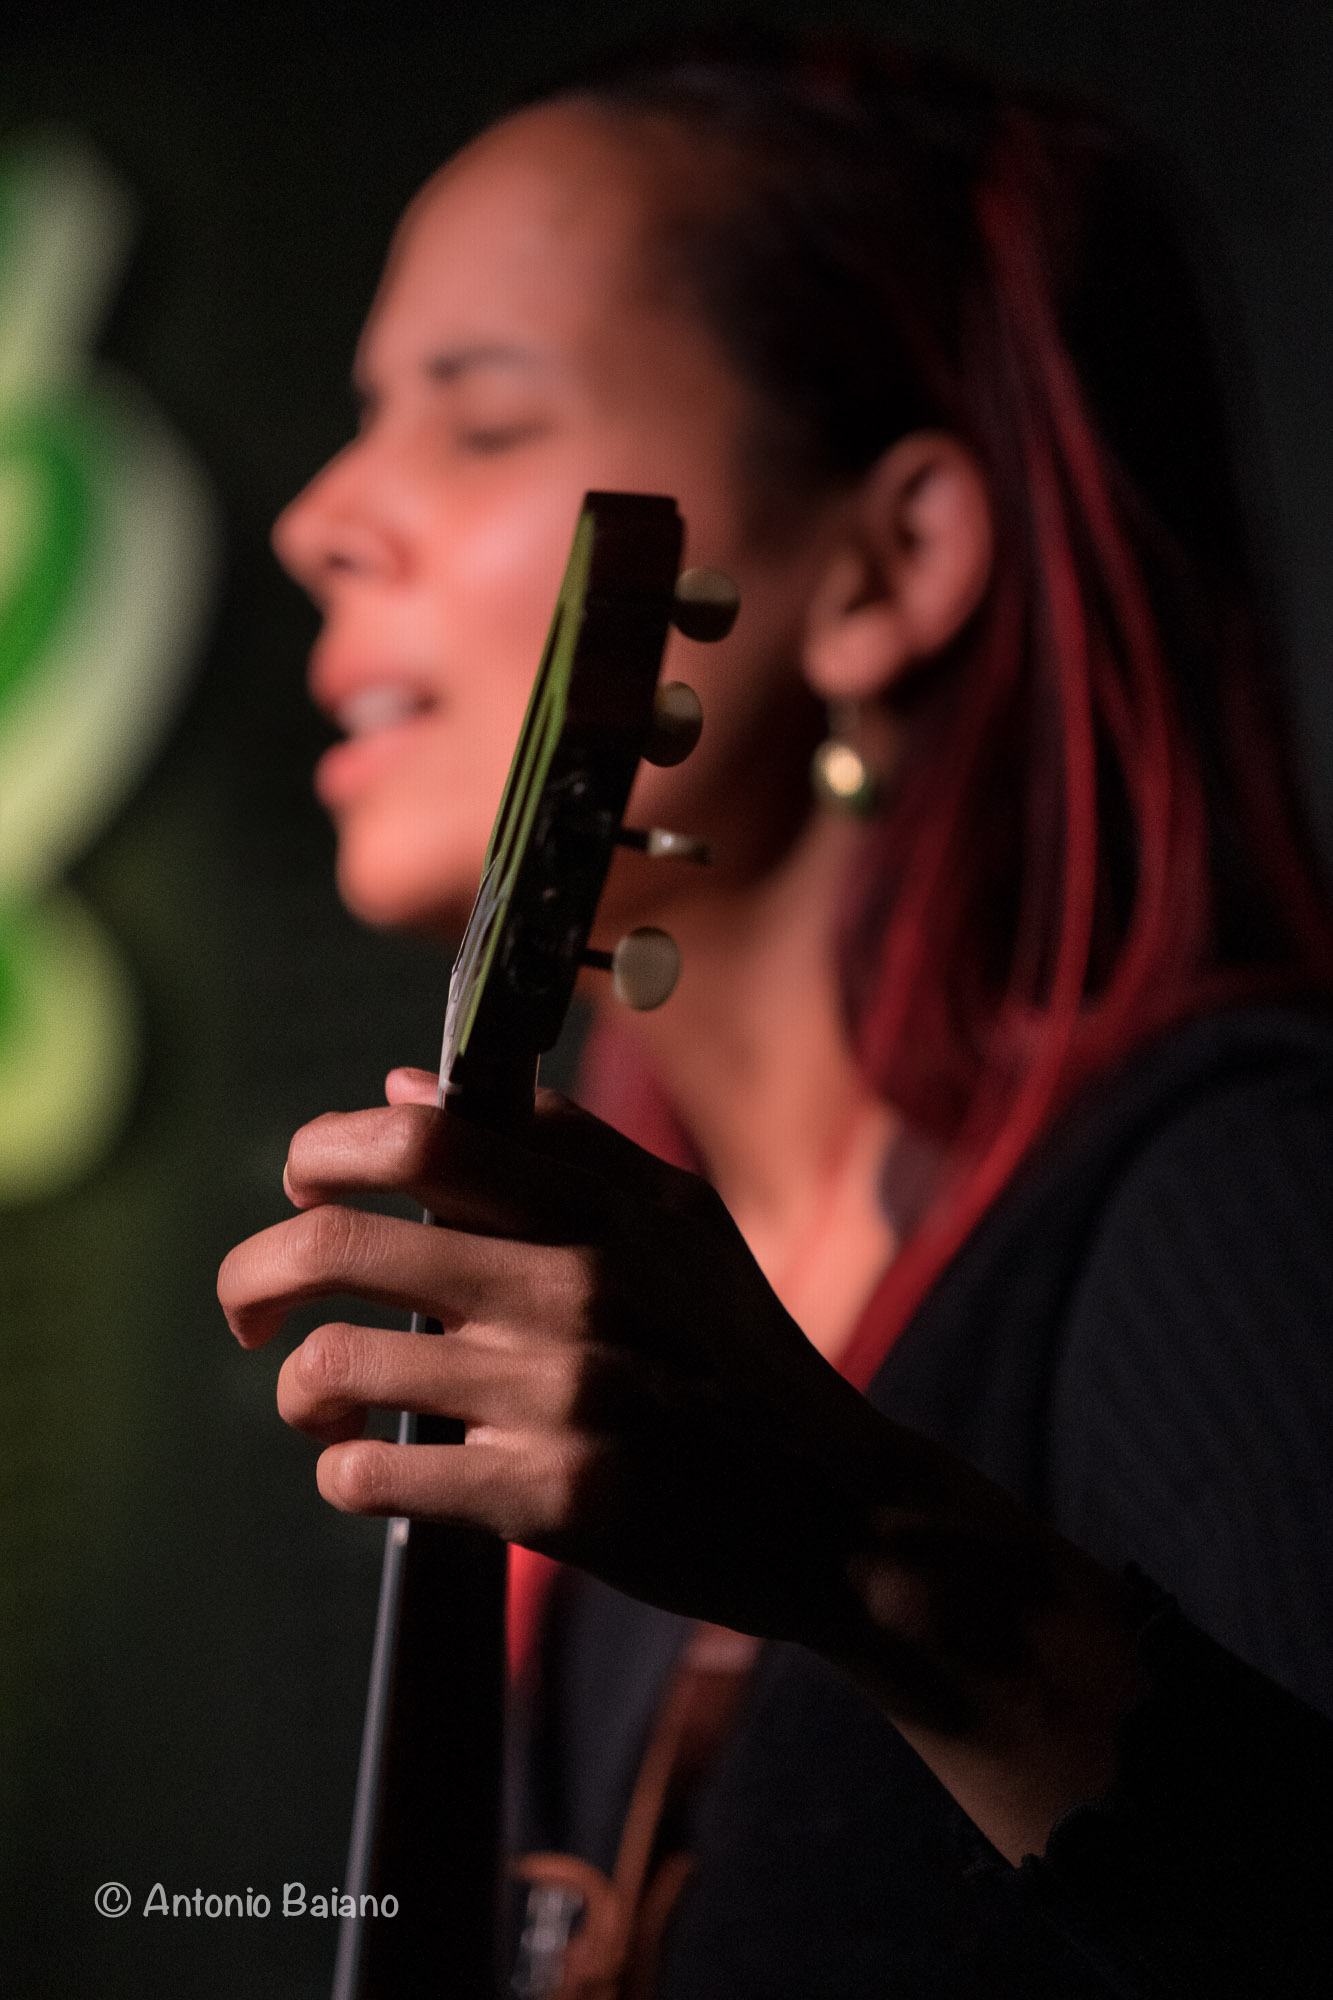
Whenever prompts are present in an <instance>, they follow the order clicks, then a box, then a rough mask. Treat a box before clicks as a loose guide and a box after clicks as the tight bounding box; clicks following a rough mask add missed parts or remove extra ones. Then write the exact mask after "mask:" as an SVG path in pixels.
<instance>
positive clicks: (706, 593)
mask: <svg viewBox="0 0 1333 2000" xmlns="http://www.w3.org/2000/svg"><path fill="white" fill-rule="evenodd" d="M740 608H741V594H740V592H739V591H738V590H737V588H736V586H735V584H734V583H733V582H732V580H731V578H730V577H729V576H727V575H726V573H725V572H724V571H722V570H720V569H687V570H686V571H685V572H684V574H683V575H682V576H681V578H680V580H679V581H678V583H677V584H676V595H675V600H674V602H673V604H672V607H671V622H672V624H673V625H674V626H675V628H676V630H677V631H678V632H683V633H684V634H685V637H686V638H687V639H725V638H726V636H727V634H728V632H730V630H731V628H732V626H733V625H734V624H735V623H736V613H737V612H738V611H739V610H740Z"/></svg>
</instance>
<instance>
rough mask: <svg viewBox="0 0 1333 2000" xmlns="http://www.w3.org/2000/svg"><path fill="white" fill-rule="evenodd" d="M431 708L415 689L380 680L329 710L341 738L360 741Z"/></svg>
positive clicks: (417, 689)
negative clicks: (331, 711)
mask: <svg viewBox="0 0 1333 2000" xmlns="http://www.w3.org/2000/svg"><path fill="white" fill-rule="evenodd" d="M433 706H434V703H433V702H432V701H431V699H430V697H429V696H428V695H424V694H422V692H421V690H420V689H419V688H414V687H409V686H408V685H407V684H406V683H403V682H397V683H395V682H386V681H382V682H379V683H377V684H376V685H375V686H373V687H364V688H359V689H358V690H357V692H356V693H355V694H351V695H348V696H347V698H346V699H345V700H343V701H340V702H339V703H338V704H337V705H336V707H335V708H334V710H333V720H334V722H335V723H336V724H337V726H338V728H339V729H341V730H342V732H343V735H344V736H350V737H353V738H355V739H358V740H360V739H362V738H364V737H367V736H378V735H379V733H380V731H381V730H384V729H397V728H399V727H400V726H401V724H403V723H404V722H411V721H413V720H414V718H415V717H416V716H418V715H424V714H425V713H426V711H427V710H428V709H430V708H432V707H433Z"/></svg>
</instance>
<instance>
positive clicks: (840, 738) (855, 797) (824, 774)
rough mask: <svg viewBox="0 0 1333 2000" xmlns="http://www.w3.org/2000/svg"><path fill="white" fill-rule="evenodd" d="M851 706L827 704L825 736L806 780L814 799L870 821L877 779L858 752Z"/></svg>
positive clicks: (857, 731)
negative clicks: (811, 786) (826, 729)
mask: <svg viewBox="0 0 1333 2000" xmlns="http://www.w3.org/2000/svg"><path fill="white" fill-rule="evenodd" d="M860 735H861V719H860V715H859V712H858V710H857V707H856V703H855V702H851V701H835V702H831V703H830V704H829V733H828V735H827V736H826V737H825V738H824V741H823V742H822V743H821V744H820V746H819V748H818V749H817V750H816V751H815V754H814V757H813V759H812V761H811V765H810V780H811V783H812V784H813V786H814V790H815V797H816V798H817V799H820V800H822V801H823V803H824V804H825V805H826V806H832V807H833V809H834V811H835V812H841V813H846V814H847V815H848V816H849V817H850V818H852V819H873V818H874V815H875V813H876V812H877V810H878V809H879V805H880V801H881V786H880V782H879V779H878V778H877V777H876V775H875V773H874V771H873V770H872V769H871V767H870V764H869V763H868V761H867V759H866V756H865V753H864V751H863V750H862V749H861V746H860V742H859V738H860Z"/></svg>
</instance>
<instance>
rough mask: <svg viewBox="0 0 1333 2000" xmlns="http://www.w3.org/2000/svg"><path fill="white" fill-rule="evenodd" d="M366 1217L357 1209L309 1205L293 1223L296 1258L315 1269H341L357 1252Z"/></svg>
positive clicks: (291, 1241) (292, 1244) (291, 1238)
mask: <svg viewBox="0 0 1333 2000" xmlns="http://www.w3.org/2000/svg"><path fill="white" fill-rule="evenodd" d="M361 1235H362V1220H361V1217H360V1216H359V1215H358V1214H357V1213H356V1211H355V1210H354V1209H350V1208H339V1207H337V1206H336V1205H332V1204H330V1205H328V1206H325V1207H322V1208H312V1209H308V1210H307V1211H306V1213H305V1214H304V1215H299V1216H296V1217H295V1218H294V1219H293V1220H292V1222H291V1223H290V1224H289V1233H288V1243H289V1245H290V1248H291V1252H292V1254H293V1258H294V1261H295V1262H296V1263H297V1264H298V1265H299V1266H301V1267H303V1268H308V1269H310V1270H312V1271H313V1272H315V1273H319V1272H321V1271H328V1270H334V1271H336V1270H341V1269H342V1268H343V1267H344V1266H345V1265H347V1264H348V1263H349V1262H351V1261H352V1260H353V1259H354V1257H355V1254H356V1250H357V1248H358V1246H359V1243H360V1238H361Z"/></svg>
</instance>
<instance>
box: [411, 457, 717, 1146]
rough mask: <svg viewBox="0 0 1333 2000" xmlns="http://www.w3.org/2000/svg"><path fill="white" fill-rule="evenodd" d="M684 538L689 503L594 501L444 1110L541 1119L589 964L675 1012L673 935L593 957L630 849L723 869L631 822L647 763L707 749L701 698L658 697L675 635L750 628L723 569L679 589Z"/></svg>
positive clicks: (511, 785) (510, 818) (500, 855)
mask: <svg viewBox="0 0 1333 2000" xmlns="http://www.w3.org/2000/svg"><path fill="white" fill-rule="evenodd" d="M683 536H684V526H683V523H682V521H681V518H680V515H679V513H678V511H677V509H676V503H675V501H674V500H670V499H666V498H664V497H661V496H656V495H649V494H639V493H589V494H588V495H587V496H586V498H585V500H584V503H583V508H582V511H581V513H580V515H579V520H578V526H577V528H576V530H575V534H574V543H573V547H572V549H571V551H570V557H569V563H568V566H567V567H566V570H565V576H564V581H563V583H562V584H561V586H560V594H559V596H558V598H557V600H556V606H555V613H554V616H553V617H552V620H551V627H550V631H549V633H548V635H547V640H546V645H545V647H544V649H543V652H542V657H541V662H540V664H539V666H538V669H537V675H536V679H535V680H534V682H533V687H532V694H531V697H530V698H529V702H528V708H527V713H526V715H525V716H524V720H523V726H522V729H521V730H520V732H519V739H518V746H517V748H516V750H515V752H514V759H513V763H512V764H511V766H510V770H509V777H508V779H507V781H506V784H505V789H504V794H503V796H502V798H501V802H500V809H499V813H498V815H497V818H496V821H495V826H494V829H493V831H492V834H491V840H490V845H489V847H488V849H487V853H486V861H485V866H484V868H483V871H482V879H481V886H480V888H479V890H478V892H477V899H476V902H475V903H474V905H473V908H472V914H471V916H470V917H469V919H468V924H467V929H466V931H465V932H464V935H463V941H462V944H461V946H460V948H459V952H458V957H457V959H456V961H455V964H454V972H453V978H452V980H451V982H450V988H449V1008H448V1014H447V1017H446V1020H445V1033H444V1048H443V1051H442V1054H441V1061H440V1100H441V1102H442V1103H443V1102H446V1101H447V1102H448V1104H449V1107H450V1108H451V1109H454V1110H457V1111H460V1112H463V1113H464V1114H466V1115H472V1116H477V1117H483V1118H486V1119H488V1120H495V1119H499V1120H501V1121H502V1122H507V1121H508V1120H509V1119H510V1118H515V1117H521V1116H523V1115H525V1114H526V1111H527V1110H528V1109H530V1108H531V1103H532V1089H533V1081H534V1078H535V1074H536V1065H537V1059H538V1057H539V1056H540V1054H541V1053H542V1052H543V1051H544V1050H546V1049H548V1048H550V1047H551V1046H552V1044H553V1043H554V1042H555V1040H556V1038H557V1037H558V1035H559V1033H560V1029H561V1025H562V1023H563V1021H564V1018H565V1014H566V1011H567V1010H568V1007H569V1002H570V999H571V997H572V994H573V990H574V982H575V980H576V978H577V976H578V972H579V968H580V966H581V965H584V964H588V963H591V964H601V965H605V966H607V968H608V969H610V970H611V972H612V976H613V979H614V981H615V983H616V990H617V995H618V997H620V998H623V999H625V1000H626V1002H627V1004H629V1005H631V1006H653V1005H657V1004H659V1002H660V1001H661V1000H663V999H665V998H666V996H667V994H668V993H669V992H670V990H671V987H672V986H673V985H674V983H675V979H674V975H671V976H668V974H669V971H670V960H671V954H672V953H673V952H674V951H675V947H674V945H673V944H672V941H671V940H670V939H669V938H668V937H667V936H666V933H665V932H660V931H644V932H638V933H634V934H633V935H632V936H631V937H630V938H628V939H624V940H622V941H621V944H620V945H619V946H618V947H617V950H616V952H615V953H589V951H588V948H587V946H588V934H589V932H590V930H591V928H592V923H593V919H594V917H595V915H596V912H597V903H598V899H599V898H600V896H601V893H602V888H603V885H604V883H605V881H606V876H607V871H608V869H609V867H610V864H611V857H612V854H613V853H614V851H615V848H616V846H617V844H618V843H624V844H627V845H631V846H638V847H640V848H642V849H643V850H645V851H646V852H648V853H649V854H667V855H672V856H676V857H679V858H684V859H687V860H704V859H706V858H707V855H706V850H704V848H703V843H701V842H698V841H691V840H690V839H689V838H688V836H683V835H679V834H669V833H666V832H664V831H663V830H662V829H659V828H652V829H649V830H648V831H646V832H643V833H638V832H635V831H633V830H628V829H625V828H624V827H623V826H622V824H621V822H622V819H623V816H624V812H625V807H626V803H627V801H628V799H629V793H630V787H631V786H632V784H633V782H634V776H635V772H636V771H637V769H638V766H639V761H640V759H641V758H642V757H647V758H648V759H649V761H651V762H654V763H661V764H674V763H678V762H680V761H681V759H682V758H683V757H685V756H688V754H689V752H690V750H692V749H693V747H694V744H695V743H696V742H697V741H698V737H699V731H700V727H701V723H702V718H701V715H700V711H699V704H698V700H697V698H696V697H695V695H694V694H693V691H692V690H691V689H689V688H687V687H685V686H684V684H683V683H675V684H673V685H672V686H670V687H667V688H662V689H660V690H659V688H658V685H657V683H658V674H659V671H660V668H661V661H662V654H663V651H664V650H665V647H666V641H667V635H668V631H669V628H670V626H671V625H672V624H673V623H675V624H676V625H677V626H678V627H679V629H680V630H682V631H683V632H685V633H686V634H687V635H688V636H690V637H697V638H700V639H705V638H708V639H711V638H721V637H723V636H724V634H725V633H726V632H727V631H729V630H730V628H731V624H732V622H733V621H734V619H735V615H736V610H737V597H736V591H735V587H734V585H732V584H731V582H730V581H729V579H728V578H726V577H725V576H723V575H722V574H721V573H720V572H719V571H716V570H691V571H688V572H687V573H686V575H685V576H684V577H678V574H677V572H678V568H679V564H680V552H681V544H682V541H683ZM678 963H679V959H678V955H677V958H676V964H677V966H678Z"/></svg>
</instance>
